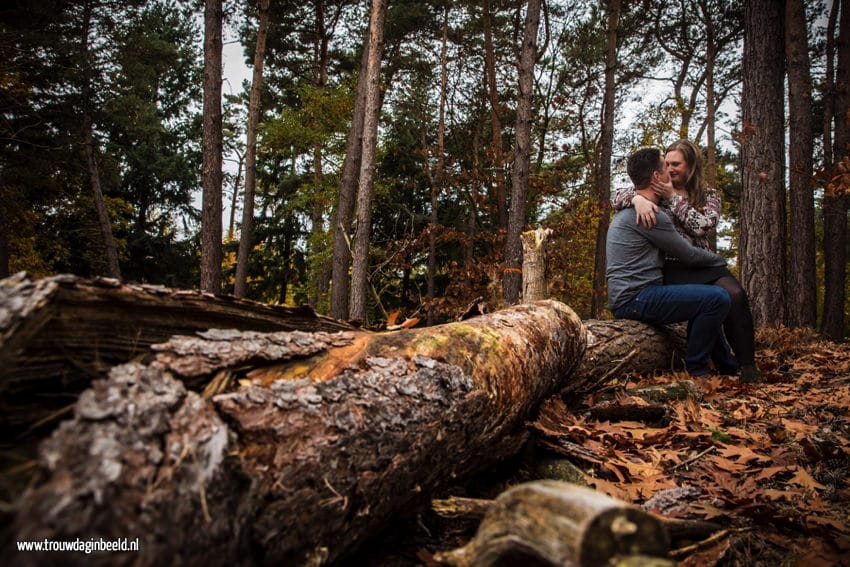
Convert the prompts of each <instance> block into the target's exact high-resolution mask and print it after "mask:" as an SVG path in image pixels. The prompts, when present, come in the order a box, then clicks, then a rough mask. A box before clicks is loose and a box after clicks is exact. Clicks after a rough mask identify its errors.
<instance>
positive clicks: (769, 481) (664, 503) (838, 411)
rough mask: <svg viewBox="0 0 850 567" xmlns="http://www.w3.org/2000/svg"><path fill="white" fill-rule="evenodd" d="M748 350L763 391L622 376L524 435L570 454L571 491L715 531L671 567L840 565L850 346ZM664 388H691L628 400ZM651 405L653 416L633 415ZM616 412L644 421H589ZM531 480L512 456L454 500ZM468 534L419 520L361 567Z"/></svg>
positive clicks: (809, 341) (845, 523) (792, 339)
mask: <svg viewBox="0 0 850 567" xmlns="http://www.w3.org/2000/svg"><path fill="white" fill-rule="evenodd" d="M757 341H758V354H757V361H758V363H759V366H760V368H761V371H762V374H763V376H762V381H761V382H760V383H757V384H752V385H750V384H743V383H741V382H739V381H738V379H737V378H730V377H723V376H711V377H708V378H705V379H696V380H693V379H690V378H689V377H688V376H687V374H684V373H670V374H663V375H658V376H636V375H631V374H628V373H625V374H623V375H622V376H620V377H619V378H618V379H617V381H616V383H609V384H608V385H607V386H606V387H605V388H603V389H600V390H599V391H598V392H596V393H594V394H593V395H591V396H589V397H587V398H586V399H582V400H580V401H578V402H576V403H575V404H573V403H571V402H570V400H562V399H560V398H558V397H555V398H552V399H550V400H549V401H547V402H546V404H544V407H543V408H542V409H541V415H540V417H539V418H538V419H537V420H536V421H535V422H533V423H531V424H530V430H531V431H532V439H534V440H535V441H536V444H537V445H538V446H539V445H540V444H542V445H544V446H545V447H546V448H547V451H550V456H549V458H550V459H551V458H552V457H556V455H555V453H554V452H552V451H558V452H560V453H561V455H560V457H564V456H567V455H568V457H569V461H570V462H571V463H572V464H574V465H576V469H577V470H578V471H579V479H578V481H579V482H584V483H586V484H587V485H589V486H592V487H595V488H596V489H597V490H599V491H601V492H604V493H606V494H608V495H610V496H612V497H614V498H617V499H619V500H622V501H625V502H631V503H634V504H636V505H638V506H641V507H643V508H645V509H648V510H651V511H653V512H656V513H659V514H662V515H664V516H668V517H676V518H686V519H695V520H707V521H709V522H713V523H716V524H717V525H718V530H717V531H716V532H714V533H713V534H712V535H711V536H710V537H707V538H705V539H703V540H702V541H688V542H684V543H683V542H674V549H673V551H672V553H671V559H673V560H674V561H676V563H677V565H679V566H699V567H704V566H705V567H707V566H727V565H746V566H750V565H764V566H767V565H770V566H779V565H789V566H791V565H799V566H806V567H808V566H821V565H824V566H833V565H850V556H848V553H850V344H846V343H834V342H829V341H823V340H820V339H819V338H818V337H816V336H814V335H813V334H811V333H807V332H804V331H790V330H784V329H783V330H772V331H762V332H760V333H759V335H758V337H757ZM673 383H679V385H682V384H684V385H686V386H687V387H688V388H692V386H696V389H695V390H693V389H691V395H689V396H682V398H683V399H672V400H666V401H664V402H663V403H661V404H658V403H657V402H653V401H647V400H646V399H645V396H644V397H638V396H636V395H634V394H633V392H637V391H640V390H644V389H646V388H650V389H652V387H654V386H658V387H660V388H661V389H662V390H663V389H664V388H665V386H663V385H664V384H673ZM672 391H676V389H675V388H673V389H672ZM612 406H620V407H618V408H612ZM651 406H653V407H655V408H658V407H659V406H661V407H662V408H663V411H662V412H661V414H659V413H658V412H652V411H642V410H641V408H642V409H644V410H645V409H646V408H650V409H652V408H651ZM600 409H601V410H604V411H599V410H600ZM614 410H622V411H614ZM618 413H619V414H623V415H627V416H629V415H638V416H651V417H644V418H642V419H640V420H636V419H632V418H627V420H619V419H618V420H614V419H610V417H609V418H603V419H601V420H600V419H597V418H596V417H594V416H599V415H606V416H610V415H617V414H618ZM541 442H542V443H541ZM559 447H561V448H563V447H567V448H569V450H564V449H560V450H559ZM577 447H578V448H579V449H578V450H577V449H576V448H577ZM531 471H539V467H536V466H534V465H529V460H528V458H522V457H519V458H518V459H517V461H516V462H511V463H505V466H504V468H503V470H499V471H491V472H490V473H488V474H487V475H482V476H481V477H479V478H477V479H473V480H472V481H470V482H469V483H466V484H464V485H463V486H462V487H461V486H459V487H457V488H456V491H455V495H459V496H474V497H478V498H493V497H495V496H496V495H497V494H498V493H499V492H500V491H502V490H504V489H506V488H508V487H510V486H511V485H512V484H515V483H519V482H523V481H525V480H532V479H534V478H540V475H539V473H538V474H534V473H533V472H531ZM458 491H459V492H460V494H458ZM477 523H478V520H477V519H467V520H466V521H447V520H446V519H444V518H439V517H437V516H436V515H435V514H433V513H430V512H428V513H424V514H420V515H419V516H417V517H416V518H415V519H411V520H409V521H407V522H402V523H399V524H398V525H397V526H396V527H395V528H394V529H393V530H391V531H390V532H387V533H386V534H383V535H382V537H381V538H380V540H379V541H377V542H375V544H376V545H374V546H370V547H372V549H380V550H381V552H380V553H369V554H367V556H366V557H363V558H361V559H362V560H363V561H364V562H365V563H367V564H370V565H399V566H402V565H429V566H430V565H436V563H435V562H434V561H433V554H434V553H436V552H437V551H442V550H445V549H452V548H454V547H459V546H461V545H463V544H464V543H466V541H467V540H468V539H469V538H470V537H472V536H473V535H474V533H475V528H476V526H477Z"/></svg>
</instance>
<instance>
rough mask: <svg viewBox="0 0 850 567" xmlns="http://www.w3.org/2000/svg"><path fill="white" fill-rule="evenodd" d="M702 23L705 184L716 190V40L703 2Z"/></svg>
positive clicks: (714, 230) (714, 247)
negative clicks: (703, 45)
mask: <svg viewBox="0 0 850 567" xmlns="http://www.w3.org/2000/svg"><path fill="white" fill-rule="evenodd" d="M699 9H700V13H701V14H702V22H703V25H704V26H705V43H706V46H705V113H706V117H705V126H706V148H705V172H706V184H707V185H708V186H709V187H714V188H717V150H716V148H715V138H714V136H715V127H716V117H715V114H716V112H717V110H716V102H715V93H714V64H715V61H716V60H717V39H716V36H715V28H714V21H713V20H712V15H711V7H710V6H709V5H708V4H707V2H706V1H705V0H703V1H701V2H700V3H699ZM708 243H709V244H710V246H711V250H712V251H715V252H716V251H717V227H714V228H712V229H711V233H710V234H709V235H708Z"/></svg>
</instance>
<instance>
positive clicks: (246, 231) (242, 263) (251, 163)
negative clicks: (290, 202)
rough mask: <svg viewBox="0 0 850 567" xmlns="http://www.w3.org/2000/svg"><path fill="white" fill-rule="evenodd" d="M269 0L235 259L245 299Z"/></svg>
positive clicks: (254, 83) (261, 30)
mask: <svg viewBox="0 0 850 567" xmlns="http://www.w3.org/2000/svg"><path fill="white" fill-rule="evenodd" d="M269 1H270V0H260V5H259V10H260V14H259V26H258V30H257V45H256V46H255V47H254V72H253V76H252V78H251V96H250V100H249V102H248V129H247V133H246V135H245V137H246V147H245V200H244V204H243V205H242V230H241V232H240V234H239V254H238V256H237V258H236V282H235V283H234V286H233V295H235V296H236V297H245V291H246V286H247V281H248V265H249V264H250V260H251V250H252V246H251V241H252V240H253V236H254V193H255V190H256V187H257V125H258V124H259V122H260V94H261V93H262V90H263V66H264V65H265V61H266V38H267V37H268V31H269Z"/></svg>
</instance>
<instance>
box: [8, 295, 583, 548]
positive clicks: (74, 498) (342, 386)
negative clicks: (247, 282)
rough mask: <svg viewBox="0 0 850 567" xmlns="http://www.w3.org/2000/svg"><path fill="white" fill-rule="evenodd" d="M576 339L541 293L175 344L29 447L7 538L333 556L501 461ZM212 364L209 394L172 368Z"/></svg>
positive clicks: (565, 372) (574, 329) (578, 330)
mask: <svg viewBox="0 0 850 567" xmlns="http://www.w3.org/2000/svg"><path fill="white" fill-rule="evenodd" d="M240 341H241V342H240ZM257 341H260V342H259V343H258V342H257ZM262 341H265V342H262ZM226 344H230V345H231V346H232V348H231V349H230V350H228V348H227V347H226V346H225V345H226ZM269 345H275V348H276V349H277V351H275V352H274V353H273V354H269V352H270V349H269V348H268V347H269ZM584 345H585V332H584V327H583V326H582V324H581V321H580V320H579V319H578V318H577V317H576V315H575V314H574V313H573V312H572V311H571V310H570V309H569V308H567V307H566V306H564V305H562V304H559V303H557V302H548V301H547V302H538V303H534V304H529V305H522V306H517V307H515V308H512V309H509V310H505V311H500V312H498V313H494V314H492V315H487V316H482V317H478V318H475V319H473V320H468V321H463V322H458V323H452V324H448V325H443V326H439V327H431V328H423V329H413V330H405V331H400V332H396V333H385V334H370V333H364V332H351V331H346V332H341V333H333V334H331V333H325V334H316V335H308V334H296V333H290V334H289V335H284V334H277V333H275V334H272V335H268V336H265V337H261V336H259V335H257V334H254V333H236V332H232V331H230V332H226V333H220V332H213V333H212V334H207V335H205V336H204V337H202V338H200V339H198V338H191V339H184V338H177V339H174V340H172V341H169V343H166V344H164V345H161V346H158V347H157V352H158V355H157V357H158V360H157V361H154V362H152V363H151V364H150V365H149V366H142V365H139V364H127V365H124V366H120V367H117V368H115V369H113V371H112V372H111V374H110V378H109V379H108V380H99V381H96V382H95V384H94V387H93V388H92V389H91V390H88V391H87V392H85V393H84V394H83V395H82V396H81V398H80V400H79V402H78V403H77V405H76V407H75V416H74V419H73V420H71V421H68V422H65V423H63V424H62V425H61V426H60V427H59V428H58V430H57V431H56V432H55V433H54V434H53V436H52V437H51V438H50V439H49V440H47V441H46V442H45V443H44V444H43V445H42V448H41V454H40V463H41V465H42V467H43V468H44V470H45V471H46V473H47V480H46V482H44V483H43V484H41V485H40V486H37V487H36V488H34V489H32V490H31V491H29V492H28V493H27V494H25V495H24V496H23V497H22V498H21V500H20V501H19V502H18V506H17V515H16V519H15V524H14V532H15V533H14V538H15V539H17V540H28V539H44V538H51V539H64V540H73V539H75V538H77V537H79V538H82V539H87V538H90V537H103V538H114V537H129V538H131V539H132V538H134V537H139V538H141V552H140V553H138V554H133V553H130V554H126V555H122V556H119V555H115V554H109V555H106V556H94V555H90V556H87V555H84V554H83V555H76V556H72V555H68V556H65V555H62V556H61V561H62V562H63V563H69V562H71V563H73V562H74V561H79V562H83V561H85V562H86V563H87V564H90V563H92V562H94V563H97V562H100V563H101V564H102V563H115V562H116V558H117V559H118V561H119V562H120V561H124V562H127V563H129V562H133V563H134V564H142V565H150V564H161V563H162V562H163V560H164V559H166V558H167V560H168V561H169V562H170V563H172V564H180V563H193V564H197V563H202V562H211V563H213V564H219V563H222V562H228V563H234V562H238V563H240V564H248V565H250V564H325V563H334V562H337V561H339V560H341V559H342V558H344V557H346V556H347V555H348V554H349V553H351V552H352V551H354V550H355V549H356V547H357V546H358V544H359V543H361V542H362V541H363V540H364V539H365V538H366V537H368V536H370V535H372V534H374V533H375V532H377V531H378V530H379V529H381V528H382V527H384V526H385V525H386V523H387V522H388V521H389V520H391V519H392V518H394V517H397V516H399V515H401V514H403V513H405V512H409V511H410V510H411V509H413V507H415V506H416V505H418V504H424V503H425V502H426V501H427V497H428V495H429V494H430V493H432V492H434V491H436V490H439V489H440V488H445V486H446V485H447V483H453V482H456V480H457V479H458V478H462V477H464V476H467V475H470V474H472V473H474V472H477V471H480V470H483V469H485V468H487V467H490V466H492V465H494V464H496V463H498V462H499V461H501V460H502V459H504V458H506V457H508V456H511V455H513V454H514V453H515V452H516V451H517V450H518V449H519V448H520V447H521V446H522V443H523V442H524V440H525V438H526V436H527V434H526V430H525V423H526V422H527V420H528V419H530V418H531V417H532V414H533V412H534V411H535V410H536V408H537V407H538V406H539V404H540V402H541V401H542V400H543V399H544V398H546V397H547V396H549V395H551V394H552V393H555V392H557V391H558V390H560V389H562V388H564V387H565V386H566V385H567V383H568V382H569V381H570V380H571V379H572V377H573V374H574V370H575V367H576V365H577V364H578V361H579V360H580V358H581V355H582V352H583V349H584ZM258 346H262V348H259V349H257V348H255V347H258ZM261 352H262V354H260V353H261ZM311 352H312V353H313V354H312V355H310V354H309V353H311ZM234 353H235V354H234ZM252 353H253V354H252ZM305 356H308V358H305ZM246 363H247V364H248V367H249V368H250V370H248V371H244V369H243V368H242V367H243V366H244V365H245V364H246ZM221 371H229V372H234V373H236V374H237V375H239V376H241V378H240V380H238V381H234V385H235V386H237V387H236V389H235V390H233V391H229V392H226V393H223V394H219V395H216V396H213V397H212V398H211V399H208V400H205V399H203V398H202V397H200V396H198V395H197V394H195V393H194V392H191V391H187V390H186V388H185V386H184V385H183V383H182V382H181V381H180V380H177V379H176V378H175V375H177V374H180V375H181V377H185V375H191V374H196V373H200V374H206V373H212V372H221ZM243 371H244V372H246V373H245V374H240V373H242V372H243ZM207 375H208V374H207ZM6 545H8V544H6ZM58 557H59V556H57V558H58ZM15 559H16V560H18V559H20V563H21V564H27V562H28V561H29V562H31V563H37V562H38V561H39V560H44V558H43V557H42V558H39V557H38V555H36V554H33V555H24V554H21V555H20V556H17V557H16V558H15Z"/></svg>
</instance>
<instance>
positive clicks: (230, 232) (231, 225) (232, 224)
mask: <svg viewBox="0 0 850 567" xmlns="http://www.w3.org/2000/svg"><path fill="white" fill-rule="evenodd" d="M244 168H245V154H241V155H239V163H238V164H237V169H236V179H235V180H234V181H233V198H232V199H231V200H230V221H229V222H228V223H227V240H232V239H233V237H234V234H235V230H236V204H237V203H238V202H239V185H240V184H241V183H242V171H243V169H244Z"/></svg>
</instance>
